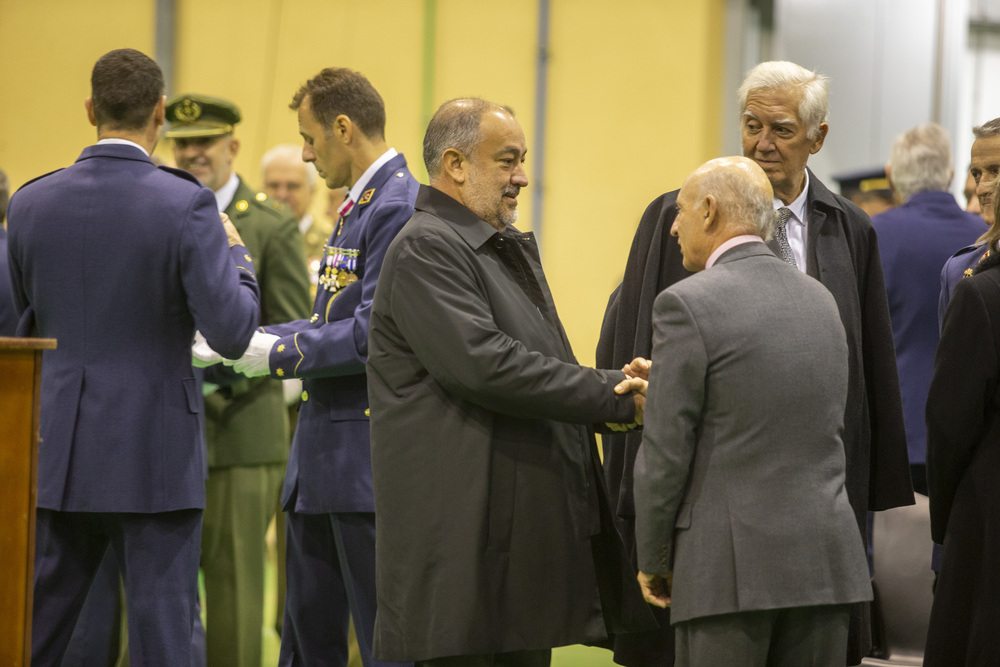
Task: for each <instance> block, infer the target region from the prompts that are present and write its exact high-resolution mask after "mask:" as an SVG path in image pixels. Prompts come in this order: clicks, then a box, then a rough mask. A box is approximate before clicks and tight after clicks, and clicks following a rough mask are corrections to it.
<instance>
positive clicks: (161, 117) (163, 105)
mask: <svg viewBox="0 0 1000 667" xmlns="http://www.w3.org/2000/svg"><path fill="white" fill-rule="evenodd" d="M153 122H154V123H156V128H157V130H159V128H161V127H163V125H164V123H166V122H167V96H166V95H161V96H160V101H159V102H157V103H156V106H155V107H153Z"/></svg>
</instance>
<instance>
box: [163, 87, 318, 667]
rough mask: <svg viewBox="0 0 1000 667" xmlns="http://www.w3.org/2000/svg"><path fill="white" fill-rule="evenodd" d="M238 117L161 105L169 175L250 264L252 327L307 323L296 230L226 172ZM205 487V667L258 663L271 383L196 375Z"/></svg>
mask: <svg viewBox="0 0 1000 667" xmlns="http://www.w3.org/2000/svg"><path fill="white" fill-rule="evenodd" d="M240 118H241V116H240V111H239V109H238V108H237V106H236V105H235V104H233V103H232V102H229V101H227V100H223V99H219V98H214V97H208V96H205V95H181V96H179V97H176V98H174V99H173V100H171V101H170V102H169V104H168V105H167V120H168V122H169V123H170V126H169V129H168V130H167V132H166V133H165V135H164V136H165V137H167V138H169V139H172V140H173V148H174V158H175V160H176V162H177V166H178V167H179V168H181V169H185V170H187V171H189V172H191V173H192V174H194V175H195V176H196V177H197V178H198V180H200V181H201V182H202V184H204V185H205V186H207V187H208V188H209V189H211V190H212V191H214V192H215V198H216V200H217V202H218V205H219V210H220V211H225V212H226V214H227V215H228V216H229V217H230V219H231V220H232V221H233V224H235V225H236V229H238V230H239V232H240V235H241V236H242V237H243V240H244V242H245V243H246V247H247V249H248V250H249V251H250V254H251V255H252V256H253V260H254V265H255V266H256V267H257V279H258V282H259V283H260V289H261V299H260V306H261V324H262V325H267V324H272V323H276V322H287V321H289V320H296V319H300V318H303V317H308V315H309V309H310V302H309V278H308V274H307V272H306V266H305V256H304V253H303V248H302V236H301V233H300V232H299V227H298V221H297V220H296V218H295V216H294V215H293V213H292V212H291V211H290V210H289V209H288V208H287V207H285V206H284V205H283V204H281V203H279V202H276V201H274V200H272V199H270V198H268V197H267V195H265V194H264V193H259V192H255V191H254V190H252V189H251V188H250V187H249V186H248V185H247V184H246V182H245V181H244V180H243V179H242V178H240V177H239V176H238V175H237V174H236V172H235V171H234V170H233V160H234V158H235V157H236V155H237V153H238V152H239V147H240V143H239V139H237V138H236V137H235V136H234V135H233V128H234V126H235V125H236V124H237V123H239V121H240ZM205 380H206V389H205V423H206V434H207V440H208V465H209V471H208V480H207V495H206V506H205V514H204V526H203V532H202V559H201V561H202V570H203V572H204V575H205V596H206V601H205V605H206V612H207V620H206V626H207V627H206V653H207V658H208V664H209V665H211V666H212V667H219V666H220V665H240V666H246V665H253V666H254V667H256V666H257V665H260V664H261V628H262V627H263V595H264V563H265V545H264V534H265V532H266V530H267V526H268V523H269V522H270V520H271V517H272V516H273V515H274V511H275V504H274V499H275V498H276V497H277V493H278V489H279V488H280V485H281V480H282V476H283V475H284V466H285V462H286V460H287V457H288V438H289V433H288V414H287V412H286V411H285V407H284V400H283V397H282V388H281V381H280V380H273V379H270V378H246V377H243V376H241V375H238V374H236V373H235V371H233V370H232V369H230V368H227V367H225V366H223V365H221V364H220V365H217V366H213V367H211V368H208V369H206V371H205Z"/></svg>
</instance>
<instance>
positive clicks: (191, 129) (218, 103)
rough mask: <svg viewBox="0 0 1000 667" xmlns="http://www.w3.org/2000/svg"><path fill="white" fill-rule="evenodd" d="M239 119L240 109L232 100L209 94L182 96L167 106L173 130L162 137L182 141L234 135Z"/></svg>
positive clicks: (169, 130)
mask: <svg viewBox="0 0 1000 667" xmlns="http://www.w3.org/2000/svg"><path fill="white" fill-rule="evenodd" d="M240 119H241V116H240V108H239V107H238V106H236V105H235V104H233V103H232V102H230V101H229V100H223V99H221V98H218V97H209V96H207V95H179V96H177V97H175V98H174V99H172V100H170V101H169V102H168V103H167V121H168V122H169V123H170V127H169V128H167V131H166V132H164V133H163V136H164V137H166V138H167V139H181V138H188V137H217V136H221V135H223V134H232V131H233V126H234V125H236V123H238V122H240Z"/></svg>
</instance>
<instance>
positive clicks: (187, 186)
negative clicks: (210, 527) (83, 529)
mask: <svg viewBox="0 0 1000 667" xmlns="http://www.w3.org/2000/svg"><path fill="white" fill-rule="evenodd" d="M8 234H9V238H8V241H9V244H10V262H11V281H12V286H13V292H14V301H15V306H16V308H17V311H18V314H19V316H20V318H21V321H20V323H19V325H18V333H19V334H21V335H38V336H42V337H48V338H56V339H58V348H57V349H55V350H51V351H46V352H45V353H44V359H43V363H42V390H41V396H42V398H41V414H40V443H39V449H38V507H43V508H46V509H51V510H61V511H73V512H167V511H172V510H178V509H190V508H203V507H204V506H205V482H204V470H205V463H204V451H203V447H202V441H201V433H202V428H203V424H202V415H201V395H200V393H199V388H198V384H197V382H196V381H195V379H194V376H193V373H192V369H191V349H190V346H191V340H192V337H193V336H194V331H195V328H196V327H197V329H199V330H200V331H201V332H202V333H203V334H204V335H205V338H206V339H207V340H208V342H209V344H210V345H211V346H212V347H213V348H214V349H215V350H217V351H219V352H220V353H221V354H223V355H225V356H227V357H232V358H237V357H239V356H240V355H241V354H242V353H243V351H244V350H245V349H246V346H247V344H248V343H249V342H250V337H251V335H252V334H253V331H254V328H255V327H256V326H257V324H258V322H259V318H260V306H259V300H260V297H259V292H258V289H257V283H256V278H255V277H254V273H253V264H252V262H251V260H250V256H249V254H248V253H247V251H246V248H244V247H243V246H234V247H233V248H229V247H228V242H227V240H226V234H225V231H224V230H223V228H222V225H221V224H220V222H219V212H218V209H217V208H216V205H215V197H214V196H213V195H212V192H211V190H208V189H207V188H205V187H202V186H201V185H200V184H198V182H197V181H196V180H194V177H192V176H190V175H188V174H186V173H184V172H180V171H177V170H166V169H158V168H157V167H156V166H154V165H153V163H152V162H151V161H150V160H149V158H148V157H146V156H145V155H144V154H143V153H141V152H140V151H139V150H138V149H137V148H135V147H132V146H124V145H103V144H102V145H95V146H91V147H89V148H87V149H85V150H84V151H83V153H82V154H81V155H80V157H79V159H78V160H77V161H76V163H75V164H74V165H72V166H71V167H69V168H67V169H63V170H60V171H57V172H54V173H52V174H49V175H47V176H44V177H42V178H39V179H36V180H35V181H32V182H30V183H28V184H27V185H25V186H24V187H23V188H21V189H20V190H19V191H18V192H17V193H16V194H15V195H14V196H13V197H12V198H11V201H10V210H9V222H8Z"/></svg>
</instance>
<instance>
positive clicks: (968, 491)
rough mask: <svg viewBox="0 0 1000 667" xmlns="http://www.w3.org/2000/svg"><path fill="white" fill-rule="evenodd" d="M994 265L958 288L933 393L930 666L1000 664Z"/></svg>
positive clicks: (999, 321) (998, 348) (997, 285)
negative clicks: (935, 564) (935, 565)
mask: <svg viewBox="0 0 1000 667" xmlns="http://www.w3.org/2000/svg"><path fill="white" fill-rule="evenodd" d="M984 264H986V263H984ZM988 265H989V266H990V268H986V269H985V270H983V271H982V272H977V273H976V275H973V276H972V277H971V278H966V279H965V280H962V281H960V282H959V283H958V285H957V286H956V287H955V292H954V294H953V295H952V297H951V303H950V304H949V306H948V310H947V312H946V314H945V318H944V327H943V329H942V331H941V344H940V346H939V347H938V352H937V357H936V358H935V360H934V378H933V380H932V381H931V386H930V392H929V394H928V397H927V479H928V490H929V492H930V494H929V495H930V507H931V536H932V537H933V538H934V541H935V542H937V543H939V544H940V543H943V544H944V550H943V556H942V562H941V571H940V574H939V575H938V580H937V587H936V589H935V593H934V606H933V608H932V611H931V619H930V627H929V629H928V633H927V648H926V652H925V654H924V664H925V665H928V666H929V667H930V666H936V665H996V664H1000V646H998V644H997V642H996V620H997V619H998V618H1000V577H998V574H997V566H996V564H997V562H998V559H1000V542H998V535H1000V531H998V530H997V526H998V522H1000V485H998V484H997V479H998V477H1000V265H998V263H997V258H996V257H993V258H991V260H990V261H989V262H988Z"/></svg>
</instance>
